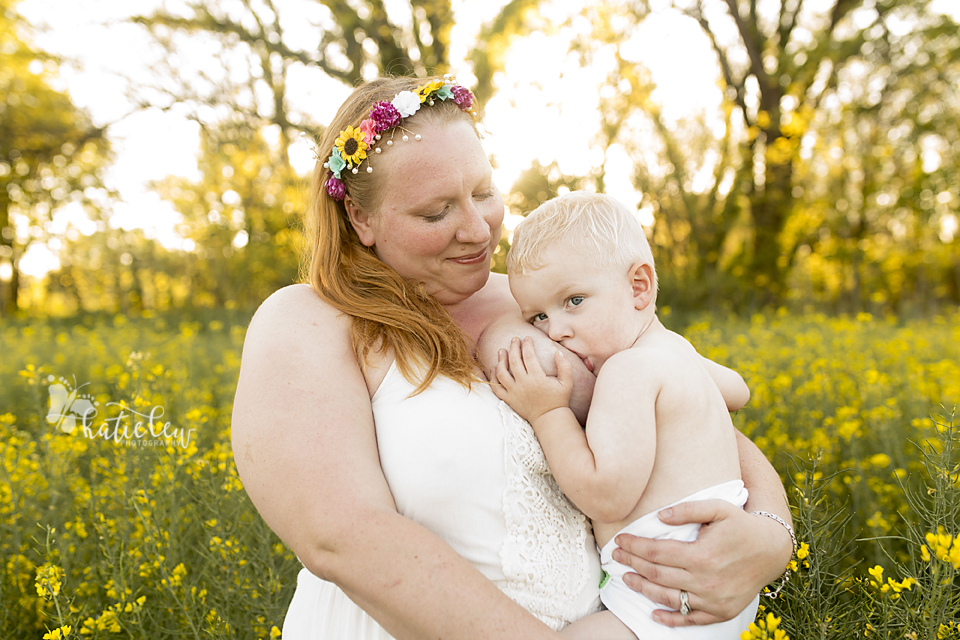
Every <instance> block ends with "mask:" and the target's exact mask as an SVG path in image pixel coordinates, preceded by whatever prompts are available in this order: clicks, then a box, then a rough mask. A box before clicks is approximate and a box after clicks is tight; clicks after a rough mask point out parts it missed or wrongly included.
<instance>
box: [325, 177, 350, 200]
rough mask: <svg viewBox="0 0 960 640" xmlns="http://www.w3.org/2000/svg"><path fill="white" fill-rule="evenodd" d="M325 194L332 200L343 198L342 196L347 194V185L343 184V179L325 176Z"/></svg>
mask: <svg viewBox="0 0 960 640" xmlns="http://www.w3.org/2000/svg"><path fill="white" fill-rule="evenodd" d="M327 195H329V196H330V197H331V198H333V199H334V200H343V197H344V196H345V195H347V185H345V184H343V180H338V179H337V178H334V177H333V176H330V177H329V178H327Z"/></svg>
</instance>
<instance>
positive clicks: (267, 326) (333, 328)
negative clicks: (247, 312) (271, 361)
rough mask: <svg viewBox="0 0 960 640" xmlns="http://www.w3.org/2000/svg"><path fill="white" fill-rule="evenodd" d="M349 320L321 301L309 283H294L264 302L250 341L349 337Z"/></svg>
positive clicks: (251, 324)
mask: <svg viewBox="0 0 960 640" xmlns="http://www.w3.org/2000/svg"><path fill="white" fill-rule="evenodd" d="M349 327H350V319H349V318H348V317H347V316H346V314H344V313H342V312H341V311H339V310H338V309H336V308H334V307H333V306H332V305H331V304H330V303H328V302H327V301H325V300H324V299H323V298H321V297H320V296H319V295H318V294H317V292H316V291H314V290H313V287H311V286H310V285H308V284H292V285H290V286H287V287H284V288H282V289H279V290H277V291H275V292H274V293H273V294H271V295H270V297H269V298H267V299H266V300H264V301H263V303H262V304H261V305H260V307H259V308H258V309H257V312H256V313H255V314H254V315H253V319H252V320H251V321H250V327H249V328H248V329H247V341H249V340H250V339H251V338H252V337H253V338H267V339H271V340H284V339H289V338H293V337H294V335H297V334H302V333H303V332H307V333H311V332H316V331H321V332H323V333H326V334H342V335H344V336H346V335H348V333H349Z"/></svg>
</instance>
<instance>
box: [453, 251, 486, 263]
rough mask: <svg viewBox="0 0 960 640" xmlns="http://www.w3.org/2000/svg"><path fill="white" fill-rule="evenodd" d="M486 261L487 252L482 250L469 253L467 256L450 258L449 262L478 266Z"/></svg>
mask: <svg viewBox="0 0 960 640" xmlns="http://www.w3.org/2000/svg"><path fill="white" fill-rule="evenodd" d="M486 259H487V250H486V249H483V250H482V251H480V252H478V253H471V254H470V255H468V256H460V257H458V258H450V261H451V262H456V263H457V264H479V263H481V262H484V261H485V260H486Z"/></svg>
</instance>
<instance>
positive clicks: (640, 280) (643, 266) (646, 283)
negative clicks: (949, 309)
mask: <svg viewBox="0 0 960 640" xmlns="http://www.w3.org/2000/svg"><path fill="white" fill-rule="evenodd" d="M628 276H629V278H630V286H631V288H632V289H633V306H634V307H636V308H637V309H639V310H643V309H646V308H647V305H649V304H650V303H651V302H652V301H653V299H654V297H655V296H656V293H657V285H656V283H655V282H654V280H653V267H652V266H650V264H648V263H646V262H638V263H636V264H634V265H633V266H632V267H630V271H629V272H628Z"/></svg>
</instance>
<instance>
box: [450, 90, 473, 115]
mask: <svg viewBox="0 0 960 640" xmlns="http://www.w3.org/2000/svg"><path fill="white" fill-rule="evenodd" d="M450 89H451V91H453V101H454V102H456V103H457V104H458V105H459V106H460V108H461V109H463V110H464V111H466V110H467V109H469V108H470V105H472V104H473V93H471V92H470V89H467V88H466V87H461V86H460V85H458V84H455V85H453V86H452V87H450Z"/></svg>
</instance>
